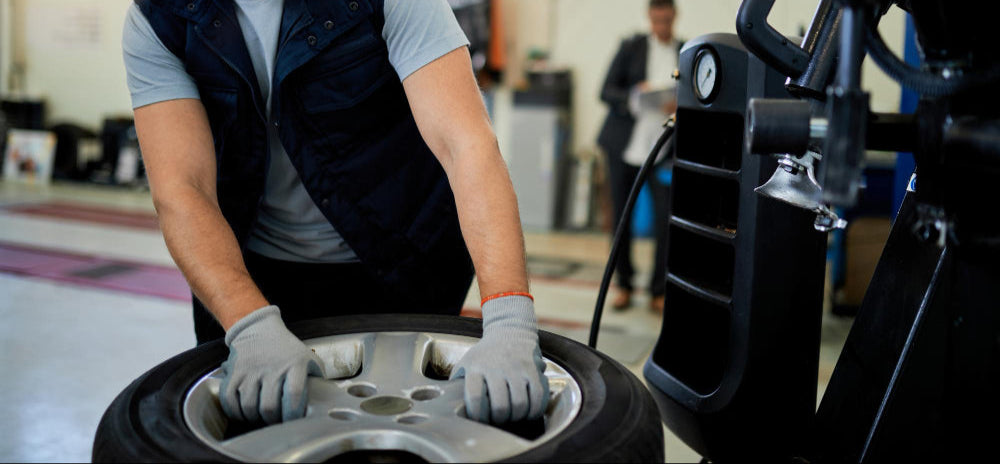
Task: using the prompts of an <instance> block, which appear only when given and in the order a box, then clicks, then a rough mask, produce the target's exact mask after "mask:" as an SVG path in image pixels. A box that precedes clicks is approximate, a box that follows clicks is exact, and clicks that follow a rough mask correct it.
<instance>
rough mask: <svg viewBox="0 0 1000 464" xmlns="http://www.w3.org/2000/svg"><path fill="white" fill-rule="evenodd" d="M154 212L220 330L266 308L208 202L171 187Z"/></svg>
mask: <svg viewBox="0 0 1000 464" xmlns="http://www.w3.org/2000/svg"><path fill="white" fill-rule="evenodd" d="M156 210H157V214H158V215H159V220H160V227H161V228H162V230H163V237H164V239H165V240H166V243H167V248H168V249H169V250H170V254H171V256H173V258H174V261H175V262H176V263H177V266H178V267H179V268H180V269H181V272H183V273H184V276H185V277H186V278H187V281H188V284H189V285H190V286H191V289H192V291H193V292H194V294H195V296H197V297H198V299H199V300H201V302H202V303H203V304H204V305H205V306H206V307H207V308H208V309H209V311H211V312H212V314H213V315H214V316H215V318H216V319H217V320H218V321H219V323H220V324H221V325H222V327H223V328H224V329H226V330H229V327H231V326H232V325H233V324H235V323H236V322H237V321H239V320H240V319H241V318H242V317H243V316H245V315H247V314H249V313H251V312H253V311H254V310H256V309H259V308H261V307H264V306H267V305H268V302H267V300H266V299H265V298H264V296H263V295H262V294H261V292H260V290H259V289H258V288H257V286H256V284H254V282H253V279H251V277H250V274H249V273H248V272H247V269H246V266H245V265H244V263H243V257H242V254H241V253H240V248H239V245H238V244H237V242H236V237H235V236H234V235H233V232H232V229H230V227H229V224H228V223H227V222H226V220H225V218H223V216H222V212H221V211H220V210H219V207H218V205H217V203H216V202H215V201H214V200H213V199H212V198H209V197H208V196H207V195H206V194H204V193H201V192H199V191H198V190H197V189H194V188H175V189H173V190H172V191H171V198H170V199H169V200H166V201H157V202H156Z"/></svg>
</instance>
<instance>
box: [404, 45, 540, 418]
mask: <svg viewBox="0 0 1000 464" xmlns="http://www.w3.org/2000/svg"><path fill="white" fill-rule="evenodd" d="M403 87H404V89H405V90H406V95H407V98H408V99H409V101H410V106H411V108H412V110H413V115H414V117H415V119H416V122H417V126H418V128H419V129H420V133H421V135H422V136H423V138H424V140H425V141H426V142H427V145H428V146H429V147H430V149H431V151H432V152H434V155H435V156H436V157H437V158H438V160H440V162H441V165H442V166H443V167H444V170H445V172H446V173H447V176H448V181H449V183H450V185H451V188H452V190H453V191H454V193H455V202H456V206H457V209H458V218H459V222H460V224H461V227H462V235H463V236H464V237H465V243H466V246H467V247H468V248H469V253H470V254H471V255H472V262H473V264H474V266H475V268H476V274H477V278H478V281H479V293H480V295H482V296H483V297H488V296H492V295H497V294H501V293H507V292H525V293H526V292H527V291H528V276H527V270H526V267H525V255H524V237H523V235H522V233H521V221H520V218H519V216H518V211H517V198H516V197H515V195H514V188H513V185H512V184H511V181H510V176H509V175H508V173H507V165H506V164H505V163H504V160H503V158H502V157H501V156H500V149H499V147H498V145H497V139H496V135H494V133H493V129H492V127H491V125H490V120H489V116H488V114H487V112H486V108H485V106H484V105H483V100H482V96H481V94H480V93H479V87H478V86H477V83H476V79H475V76H473V74H472V63H471V61H470V58H469V52H468V49H467V48H466V47H461V48H458V49H456V50H454V51H452V52H450V53H448V54H446V55H444V56H442V57H440V58H438V59H437V60H435V61H433V62H431V63H429V64H428V65H426V66H424V67H423V68H421V69H419V70H417V71H416V72H414V73H413V74H411V75H410V76H408V77H407V78H406V79H405V80H404V81H403ZM544 369H545V364H544V363H543V362H542V359H541V352H540V350H539V348H538V334H537V326H536V323H535V314H534V304H533V301H532V300H531V298H529V297H526V296H504V297H500V298H496V299H492V300H490V301H488V302H486V303H484V304H483V339H482V341H481V342H479V343H478V344H477V345H476V346H475V347H473V348H472V349H471V350H470V351H469V353H467V354H466V355H465V357H464V358H463V359H462V360H461V361H460V362H459V363H458V364H457V365H456V367H455V370H454V371H453V374H452V376H453V377H456V376H458V377H461V376H465V378H466V395H465V401H466V411H467V413H468V414H469V416H470V417H472V418H476V419H479V420H482V421H487V420H489V421H492V422H496V423H502V422H507V421H518V420H522V419H525V418H537V417H539V416H541V414H542V413H543V412H544V411H545V405H546V402H547V401H548V382H547V381H546V380H545V377H544V375H543V372H544ZM487 392H488V393H487Z"/></svg>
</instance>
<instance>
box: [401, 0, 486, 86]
mask: <svg viewBox="0 0 1000 464" xmlns="http://www.w3.org/2000/svg"><path fill="white" fill-rule="evenodd" d="M382 37H383V38H384V39H385V41H386V44H387V45H388V47H389V62H390V63H392V66H393V67H394V68H395V69H396V74H398V75H399V80H401V81H402V80H404V79H406V78H407V77H409V75H410V74H413V73H414V72H415V71H416V70H418V69H420V68H422V67H424V66H426V65H427V64H429V63H430V62H432V61H434V60H436V59H438V58H440V57H442V56H444V55H446V54H448V53H449V52H451V51H453V50H455V49H457V48H460V47H465V46H468V45H469V39H468V38H467V37H466V36H465V33H464V32H462V28H461V27H460V26H459V25H458V20H456V19H455V14H454V13H453V12H452V11H451V7H450V6H448V2H447V1H446V0H385V27H384V28H383V29H382Z"/></svg>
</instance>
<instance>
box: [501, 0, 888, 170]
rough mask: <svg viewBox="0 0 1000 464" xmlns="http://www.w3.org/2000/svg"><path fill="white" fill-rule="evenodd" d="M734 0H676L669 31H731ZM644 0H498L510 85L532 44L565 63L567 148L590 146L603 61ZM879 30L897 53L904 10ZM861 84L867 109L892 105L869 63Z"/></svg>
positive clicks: (797, 5) (800, 10)
mask: <svg viewBox="0 0 1000 464" xmlns="http://www.w3.org/2000/svg"><path fill="white" fill-rule="evenodd" d="M740 3H741V1H740V0H676V4H677V10H678V16H677V20H676V22H675V25H674V26H675V33H676V35H677V36H678V37H681V38H685V39H691V38H694V37H697V36H699V35H701V34H705V33H709V32H731V33H735V32H736V11H737V10H738V9H739V6H740ZM818 3H819V2H818V1H803V0H778V1H777V2H775V5H774V9H773V11H772V13H771V17H770V23H771V25H772V26H773V27H774V28H775V29H777V30H779V31H781V32H782V33H784V34H787V35H798V34H799V29H800V28H806V27H808V26H809V22H810V21H811V19H812V15H813V12H814V11H815V8H816V5H817V4H818ZM647 5H648V0H614V1H610V0H541V1H540V0H503V2H502V7H503V8H504V10H505V13H504V14H505V16H504V18H505V20H506V25H507V28H508V29H509V30H511V31H512V32H511V33H508V34H507V36H508V41H509V42H510V43H508V50H510V54H511V57H512V58H516V59H512V60H509V61H510V62H511V67H510V68H509V69H508V71H509V73H508V74H509V75H508V81H507V82H508V83H509V84H511V85H516V83H517V81H518V79H519V78H520V76H521V75H522V73H523V70H524V67H523V65H522V64H521V63H518V62H519V61H523V60H524V59H525V57H527V55H528V53H529V52H530V51H531V50H532V49H541V50H547V51H549V53H550V60H549V61H550V62H549V65H550V66H551V67H555V68H569V69H571V70H572V72H573V76H574V90H575V95H574V101H573V104H574V108H575V114H574V121H575V122H574V134H573V142H574V146H575V151H576V152H580V151H591V150H595V149H596V142H595V140H596V138H597V133H598V132H599V130H600V127H601V123H602V122H603V120H604V116H605V114H606V111H607V110H606V107H605V106H604V104H603V103H601V102H600V100H599V94H600V88H601V84H602V83H603V80H604V76H605V74H606V73H607V67H608V65H609V64H610V63H611V59H612V58H613V57H614V53H615V51H616V50H617V49H618V45H619V44H620V42H621V40H622V39H623V38H625V37H628V36H630V35H632V34H634V33H636V32H640V31H645V30H647V29H648V24H647V21H648V20H647V18H646V8H647ZM880 31H881V32H882V35H883V36H884V37H885V39H886V41H887V42H888V44H889V46H890V48H892V49H893V50H895V51H896V52H897V53H899V54H900V56H902V49H903V31H904V14H903V12H902V11H901V10H899V9H898V8H894V9H893V11H892V12H891V13H890V14H889V15H888V16H887V17H886V18H884V19H883V21H882V24H881V26H880ZM864 82H865V87H866V88H867V89H869V91H871V92H872V108H873V110H875V111H896V110H897V109H898V108H899V87H898V86H897V85H896V84H895V83H893V82H892V81H891V80H889V78H888V77H886V76H885V75H883V74H882V73H881V71H879V70H878V69H877V68H875V67H874V66H873V65H871V64H870V63H867V62H866V64H865V68H864Z"/></svg>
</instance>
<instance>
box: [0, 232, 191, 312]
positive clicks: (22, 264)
mask: <svg viewBox="0 0 1000 464" xmlns="http://www.w3.org/2000/svg"><path fill="white" fill-rule="evenodd" d="M105 270H110V271H112V272H107V273H106V275H102V274H104V273H102V271H105ZM0 272H7V273H11V274H19V275H25V276H30V277H40V278H45V279H50V280H55V281H58V282H67V283H72V284H76V285H81V286H86V287H95V288H102V289H106V290H115V291H120V292H126V293H133V294H137V295H146V296H155V297H160V298H166V299H170V300H176V301H191V290H190V289H189V287H188V285H187V281H186V280H184V276H183V275H182V274H181V271H179V270H178V269H177V268H175V267H170V266H156V265H151V264H143V263H135V262H129V261H124V260H115V259H108V258H101V257H97V256H91V255H85V254H78V253H69V252H63V251H58V250H47V249H41V248H34V247H27V246H23V245H12V244H6V243H0Z"/></svg>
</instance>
